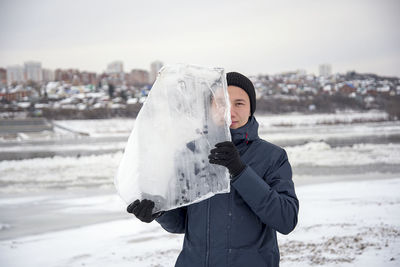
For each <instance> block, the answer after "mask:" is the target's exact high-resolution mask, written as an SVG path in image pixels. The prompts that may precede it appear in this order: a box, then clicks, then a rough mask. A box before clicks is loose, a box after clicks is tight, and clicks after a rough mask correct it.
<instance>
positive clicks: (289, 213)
mask: <svg viewBox="0 0 400 267" xmlns="http://www.w3.org/2000/svg"><path fill="white" fill-rule="evenodd" d="M232 186H233V187H234V188H235V189H236V190H237V191H238V193H239V194H240V196H241V197H242V198H243V200H244V201H245V202H246V203H247V204H248V205H249V206H250V208H251V209H252V211H253V212H254V213H255V214H256V215H257V216H258V217H259V218H260V220H261V221H262V222H263V223H265V224H266V225H268V226H270V227H271V228H273V229H275V230H276V231H278V232H280V233H282V234H288V233H290V232H291V231H292V230H293V229H294V228H295V226H296V224H297V215H298V211H299V201H298V199H297V197H296V194H295V190H294V184H293V181H292V168H291V166H290V163H289V161H288V158H287V155H286V152H285V150H283V149H282V150H281V153H280V156H279V159H278V160H277V161H276V163H275V164H274V166H273V168H272V171H270V172H268V173H266V174H265V176H264V177H263V178H262V177H260V176H259V175H258V174H257V173H256V172H255V171H254V170H253V169H252V168H251V167H250V166H248V165H247V166H246V168H245V169H244V170H243V171H242V173H240V174H239V175H238V176H237V177H236V178H235V180H234V181H233V182H232Z"/></svg>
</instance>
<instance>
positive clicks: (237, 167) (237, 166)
mask: <svg viewBox="0 0 400 267" xmlns="http://www.w3.org/2000/svg"><path fill="white" fill-rule="evenodd" d="M208 159H209V161H210V163H212V164H218V165H222V166H225V167H227V168H228V170H229V173H230V174H231V177H235V176H237V175H239V174H240V173H241V172H242V171H243V170H244V168H245V167H246V165H245V164H243V162H242V161H241V160H240V155H239V151H238V150H237V149H236V147H235V145H234V144H233V143H232V142H230V141H226V142H222V143H218V144H216V145H215V148H214V149H211V151H210V155H209V156H208Z"/></svg>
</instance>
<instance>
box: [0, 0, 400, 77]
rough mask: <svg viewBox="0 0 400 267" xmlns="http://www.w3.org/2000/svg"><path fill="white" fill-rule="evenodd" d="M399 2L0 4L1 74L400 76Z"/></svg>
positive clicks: (96, 0) (2, 0) (54, 0)
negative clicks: (33, 69) (175, 67)
mask: <svg viewBox="0 0 400 267" xmlns="http://www.w3.org/2000/svg"><path fill="white" fill-rule="evenodd" d="M399 14H400V1H398V0H374V1H372V0H297V1H296V0H293V1H266V0H264V1H261V0H260V1H256V0H247V1H243V0H240V1H235V0H227V1H225V0H224V1H217V0H202V1H188V0H186V1H183V0H182V1H175V0H168V1H165V0H164V1H161V0H160V1H152V0H145V1H143V0H141V1H136V0H131V1H129V0H127V1H122V0H113V1H103V0H80V1H71V0H30V1H29V0H0V33H1V34H0V67H6V66H8V65H15V64H19V65H22V64H23V63H24V62H25V61H30V60H34V61H40V62H42V66H43V67H44V68H50V69H55V68H78V69H79V70H88V71H96V72H101V71H103V70H105V69H106V66H107V64H108V63H110V62H112V61H114V60H121V61H123V62H124V69H125V71H130V70H131V69H133V68H143V69H149V65H150V63H151V62H152V61H154V60H161V61H163V62H164V63H165V64H173V63H182V62H183V63H191V64H197V65H203V66H218V67H223V68H225V69H226V70H227V71H239V72H242V73H244V74H247V75H251V74H260V73H262V74H275V73H279V72H283V71H293V70H297V69H304V70H306V71H307V72H311V73H316V74H317V73H318V65H319V64H321V63H329V64H331V65H332V68H333V72H341V73H343V72H346V71H348V70H356V71H358V72H373V73H377V74H381V75H388V76H393V75H394V76H399V77H400V30H399V28H400V15H399Z"/></svg>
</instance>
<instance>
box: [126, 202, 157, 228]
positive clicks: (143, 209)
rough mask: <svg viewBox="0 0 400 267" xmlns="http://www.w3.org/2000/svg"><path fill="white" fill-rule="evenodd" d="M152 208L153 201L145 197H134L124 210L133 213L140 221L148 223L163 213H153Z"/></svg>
mask: <svg viewBox="0 0 400 267" xmlns="http://www.w3.org/2000/svg"><path fill="white" fill-rule="evenodd" d="M153 208H154V202H153V201H151V200H147V199H143V200H142V201H140V200H139V199H136V200H135V201H134V202H132V203H131V204H130V205H129V206H128V207H127V208H126V211H127V212H129V213H133V214H134V215H135V216H136V217H137V218H138V219H139V220H141V221H142V222H146V223H150V222H152V221H153V220H154V219H155V218H157V217H160V216H161V215H162V214H163V212H162V211H160V212H157V213H155V214H153Z"/></svg>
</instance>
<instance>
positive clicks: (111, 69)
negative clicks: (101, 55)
mask: <svg viewBox="0 0 400 267" xmlns="http://www.w3.org/2000/svg"><path fill="white" fill-rule="evenodd" d="M123 72H124V63H123V62H122V61H113V62H111V63H110V64H108V65H107V73H108V74H115V73H123Z"/></svg>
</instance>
